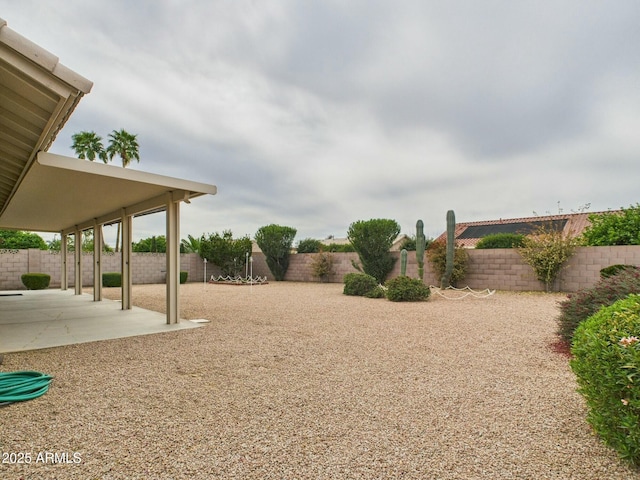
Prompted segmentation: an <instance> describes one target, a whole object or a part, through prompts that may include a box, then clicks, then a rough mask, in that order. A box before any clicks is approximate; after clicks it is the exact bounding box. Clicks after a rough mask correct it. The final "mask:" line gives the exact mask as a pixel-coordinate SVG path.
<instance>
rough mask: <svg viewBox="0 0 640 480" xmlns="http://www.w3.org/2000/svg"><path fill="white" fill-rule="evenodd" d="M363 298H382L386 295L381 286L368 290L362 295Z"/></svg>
mask: <svg viewBox="0 0 640 480" xmlns="http://www.w3.org/2000/svg"><path fill="white" fill-rule="evenodd" d="M364 296H365V297H367V298H384V297H386V293H385V291H384V288H382V286H380V285H376V286H375V287H374V288H373V290H369V291H368V292H367V293H365V294H364Z"/></svg>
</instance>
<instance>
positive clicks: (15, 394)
mask: <svg viewBox="0 0 640 480" xmlns="http://www.w3.org/2000/svg"><path fill="white" fill-rule="evenodd" d="M51 380H53V377H51V376H50V375H46V374H44V373H40V372H33V371H29V370H26V371H22V372H0V405H8V404H10V403H13V402H23V401H25V400H32V399H34V398H37V397H39V396H40V395H44V394H45V393H46V392H47V390H49V384H50V383H51Z"/></svg>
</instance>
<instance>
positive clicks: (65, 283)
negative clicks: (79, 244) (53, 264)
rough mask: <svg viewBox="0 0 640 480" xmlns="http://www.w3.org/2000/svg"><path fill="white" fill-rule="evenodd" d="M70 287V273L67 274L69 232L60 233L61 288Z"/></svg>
mask: <svg viewBox="0 0 640 480" xmlns="http://www.w3.org/2000/svg"><path fill="white" fill-rule="evenodd" d="M68 288H69V275H68V274H67V234H66V233H62V232H61V233H60V290H67V289H68Z"/></svg>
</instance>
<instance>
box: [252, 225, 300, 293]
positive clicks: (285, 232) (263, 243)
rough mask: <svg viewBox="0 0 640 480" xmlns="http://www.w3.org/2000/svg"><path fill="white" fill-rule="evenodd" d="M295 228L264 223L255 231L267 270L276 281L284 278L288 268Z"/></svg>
mask: <svg viewBox="0 0 640 480" xmlns="http://www.w3.org/2000/svg"><path fill="white" fill-rule="evenodd" d="M296 232H297V230H296V229H295V228H292V227H284V226H281V225H275V224H271V225H266V226H264V227H261V228H260V229H259V230H258V231H257V232H256V237H255V238H256V243H257V244H258V246H259V247H260V250H262V253H264V257H265V260H266V262H267V266H268V267H269V270H270V271H271V273H272V274H273V277H274V278H275V279H276V281H281V280H284V276H285V274H286V273H287V269H288V268H289V256H290V255H291V244H292V243H293V239H294V238H295V236H296Z"/></svg>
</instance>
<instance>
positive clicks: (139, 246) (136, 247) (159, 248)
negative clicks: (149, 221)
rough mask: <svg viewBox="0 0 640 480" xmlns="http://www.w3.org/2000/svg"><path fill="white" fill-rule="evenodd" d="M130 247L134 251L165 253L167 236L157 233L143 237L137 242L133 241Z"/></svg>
mask: <svg viewBox="0 0 640 480" xmlns="http://www.w3.org/2000/svg"><path fill="white" fill-rule="evenodd" d="M131 249H132V250H133V251H134V252H138V253H142V252H150V253H166V252H167V238H166V237H165V236H164V235H158V236H157V237H156V236H152V237H147V238H143V239H142V240H140V241H139V242H133V243H132V244H131Z"/></svg>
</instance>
